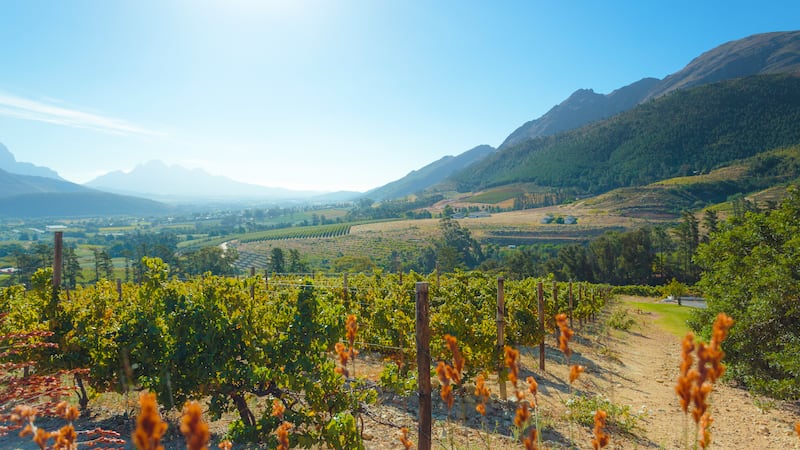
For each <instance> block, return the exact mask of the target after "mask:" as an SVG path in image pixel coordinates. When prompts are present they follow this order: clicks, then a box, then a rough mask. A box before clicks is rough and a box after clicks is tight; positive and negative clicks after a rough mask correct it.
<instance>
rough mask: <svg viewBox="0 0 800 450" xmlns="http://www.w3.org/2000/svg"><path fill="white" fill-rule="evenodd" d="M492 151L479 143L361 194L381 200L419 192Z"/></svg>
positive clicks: (488, 146)
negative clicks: (456, 154)
mask: <svg viewBox="0 0 800 450" xmlns="http://www.w3.org/2000/svg"><path fill="white" fill-rule="evenodd" d="M494 151H495V148H494V147H492V146H490V145H479V146H477V147H475V148H472V149H470V150H467V151H466V152H464V153H461V154H460V155H458V156H445V157H443V158H441V159H439V160H438V161H434V162H432V163H430V164H428V165H427V166H425V167H423V168H421V169H419V170H412V171H411V172H410V173H409V174H408V175H406V176H405V177H403V178H400V179H399V180H396V181H393V182H391V183H389V184H386V185H384V186H381V187H379V188H375V189H373V190H371V191H367V192H366V193H365V194H364V195H363V196H364V197H368V198H371V199H373V200H376V201H381V200H388V199H394V198H400V197H405V196H407V195H410V194H414V193H416V192H421V191H423V190H425V189H427V188H429V187H431V186H433V185H435V184H437V183H439V182H441V181H444V180H445V179H446V178H447V177H449V176H450V175H452V174H454V173H456V172H457V171H459V170H461V169H463V168H465V167H467V166H469V165H470V164H472V163H474V162H476V161H480V160H481V159H483V158H484V157H486V156H487V155H489V154H491V153H492V152H494Z"/></svg>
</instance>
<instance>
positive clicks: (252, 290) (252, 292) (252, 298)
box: [250, 266, 256, 300]
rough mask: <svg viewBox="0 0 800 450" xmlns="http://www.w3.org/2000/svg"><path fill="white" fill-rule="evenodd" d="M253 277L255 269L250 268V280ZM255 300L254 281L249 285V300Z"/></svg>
mask: <svg viewBox="0 0 800 450" xmlns="http://www.w3.org/2000/svg"><path fill="white" fill-rule="evenodd" d="M255 277H256V268H255V267H253V266H250V278H255ZM255 299H256V282H255V280H252V284H250V300H255Z"/></svg>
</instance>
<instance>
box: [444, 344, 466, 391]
mask: <svg viewBox="0 0 800 450" xmlns="http://www.w3.org/2000/svg"><path fill="white" fill-rule="evenodd" d="M444 340H445V342H447V348H449V349H450V352H452V353H453V369H455V374H456V375H457V376H456V377H455V378H453V383H456V384H458V383H460V382H461V373H462V372H463V371H464V357H463V356H461V351H459V349H458V340H457V339H456V338H455V337H454V336H450V335H449V334H445V335H444Z"/></svg>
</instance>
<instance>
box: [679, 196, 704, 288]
mask: <svg viewBox="0 0 800 450" xmlns="http://www.w3.org/2000/svg"><path fill="white" fill-rule="evenodd" d="M675 232H676V234H677V237H678V245H679V248H678V250H679V253H680V257H681V269H682V272H683V277H684V280H686V281H694V280H695V279H696V276H697V270H696V266H695V265H694V263H693V262H692V256H694V252H695V250H697V246H698V245H699V244H700V228H699V222H698V221H697V218H696V217H695V216H694V214H692V213H691V211H684V212H683V213H681V222H680V224H678V227H677V228H676V230H675Z"/></svg>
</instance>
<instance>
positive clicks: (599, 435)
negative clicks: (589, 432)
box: [592, 409, 611, 450]
mask: <svg viewBox="0 0 800 450" xmlns="http://www.w3.org/2000/svg"><path fill="white" fill-rule="evenodd" d="M606 417H608V414H606V412H605V411H603V410H602V409H598V410H597V412H595V413H594V430H593V432H594V438H592V448H593V449H594V450H598V449H601V448H603V447H605V446H606V445H608V443H609V441H610V440H611V436H609V435H608V434H607V433H606V432H605V431H604V430H603V429H604V428H605V427H606Z"/></svg>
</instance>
